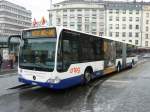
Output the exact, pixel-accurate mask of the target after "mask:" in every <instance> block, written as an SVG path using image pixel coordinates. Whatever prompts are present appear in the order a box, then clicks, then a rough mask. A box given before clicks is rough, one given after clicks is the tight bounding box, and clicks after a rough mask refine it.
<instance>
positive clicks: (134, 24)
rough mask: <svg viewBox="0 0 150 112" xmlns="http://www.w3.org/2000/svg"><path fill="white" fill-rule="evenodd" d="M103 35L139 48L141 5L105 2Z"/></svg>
mask: <svg viewBox="0 0 150 112" xmlns="http://www.w3.org/2000/svg"><path fill="white" fill-rule="evenodd" d="M105 5H106V9H105V11H106V15H105V16H106V18H107V20H106V23H105V25H106V32H105V35H106V36H109V37H112V38H118V39H119V40H121V41H125V42H129V43H132V44H136V45H138V46H141V38H142V37H141V36H142V32H141V31H142V27H141V26H142V24H141V22H142V18H141V16H142V5H141V4H139V3H134V2H106V3H105Z"/></svg>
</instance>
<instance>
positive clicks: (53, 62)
mask: <svg viewBox="0 0 150 112" xmlns="http://www.w3.org/2000/svg"><path fill="white" fill-rule="evenodd" d="M11 37H13V36H11ZM14 37H15V36H14ZM20 38H21V44H20V50H19V64H18V73H19V81H20V82H23V83H25V84H31V85H39V86H42V87H48V88H52V89H64V88H68V87H71V86H74V85H78V84H81V83H88V82H90V81H91V80H92V79H94V78H97V77H100V76H102V75H105V74H108V73H111V72H114V71H118V72H119V71H120V70H122V69H124V68H126V67H132V66H134V64H136V62H137V61H138V59H137V56H136V48H137V47H136V46H135V45H131V44H128V43H124V42H121V41H117V40H112V39H109V38H106V37H99V36H95V35H91V34H87V33H83V32H79V31H74V30H70V29H66V28H59V27H44V28H31V29H25V30H23V31H22V35H21V36H20Z"/></svg>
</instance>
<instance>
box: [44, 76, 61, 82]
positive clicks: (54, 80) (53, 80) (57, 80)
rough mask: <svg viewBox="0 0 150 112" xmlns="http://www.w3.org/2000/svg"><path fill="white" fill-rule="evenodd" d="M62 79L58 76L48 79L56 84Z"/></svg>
mask: <svg viewBox="0 0 150 112" xmlns="http://www.w3.org/2000/svg"><path fill="white" fill-rule="evenodd" d="M60 81H61V80H60V78H58V77H55V78H54V79H52V78H51V79H48V81H47V82H48V83H54V84H57V83H59V82H60Z"/></svg>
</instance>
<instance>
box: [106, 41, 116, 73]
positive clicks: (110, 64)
mask: <svg viewBox="0 0 150 112" xmlns="http://www.w3.org/2000/svg"><path fill="white" fill-rule="evenodd" d="M115 63H116V48H115V42H114V41H111V40H104V74H108V73H111V72H113V71H115V70H116V66H115Z"/></svg>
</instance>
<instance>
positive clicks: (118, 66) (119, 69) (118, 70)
mask: <svg viewBox="0 0 150 112" xmlns="http://www.w3.org/2000/svg"><path fill="white" fill-rule="evenodd" d="M120 71H121V64H120V63H118V65H117V72H120Z"/></svg>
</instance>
